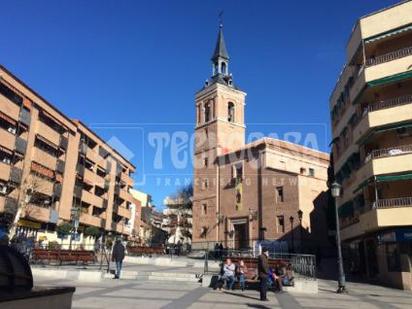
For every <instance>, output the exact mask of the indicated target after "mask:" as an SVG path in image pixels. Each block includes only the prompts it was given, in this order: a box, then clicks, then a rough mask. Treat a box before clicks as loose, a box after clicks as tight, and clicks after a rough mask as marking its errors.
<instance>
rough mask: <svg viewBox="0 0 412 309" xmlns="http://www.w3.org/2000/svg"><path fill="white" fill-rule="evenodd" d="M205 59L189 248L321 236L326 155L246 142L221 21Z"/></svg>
mask: <svg viewBox="0 0 412 309" xmlns="http://www.w3.org/2000/svg"><path fill="white" fill-rule="evenodd" d="M211 60H212V64H213V76H212V77H211V78H210V79H209V80H208V81H206V83H205V85H204V87H203V88H202V89H201V90H200V91H198V92H197V93H196V98H195V102H196V127H195V141H196V142H195V151H194V165H195V167H194V198H193V236H192V238H193V247H194V248H196V247H205V244H206V245H207V246H209V247H213V246H214V244H215V243H216V242H222V243H223V244H224V246H225V247H229V248H234V249H245V248H250V247H253V246H254V243H255V242H256V241H258V240H262V239H271V240H286V241H288V244H289V248H290V250H292V251H294V250H298V249H297V248H302V245H303V243H304V242H305V240H306V239H309V238H311V239H312V240H313V239H316V240H317V241H319V242H322V241H325V238H326V237H327V236H326V234H327V233H325V231H326V223H325V222H326V220H325V211H324V210H325V207H326V205H327V197H326V196H327V194H326V191H327V178H328V167H329V155H328V154H327V153H323V152H319V151H316V150H313V149H309V148H307V147H304V146H301V145H297V144H293V143H290V142H286V141H282V140H278V139H273V138H263V139H259V140H257V141H254V142H252V143H250V144H246V143H245V129H246V126H245V121H244V111H245V97H246V93H245V92H244V91H242V90H240V89H239V88H238V87H237V86H236V85H235V83H234V81H233V79H232V75H231V74H230V73H229V55H228V52H227V49H226V45H225V41H224V38H223V29H222V26H221V27H220V30H219V34H218V40H217V44H216V48H215V51H214V53H213V56H212V59H211Z"/></svg>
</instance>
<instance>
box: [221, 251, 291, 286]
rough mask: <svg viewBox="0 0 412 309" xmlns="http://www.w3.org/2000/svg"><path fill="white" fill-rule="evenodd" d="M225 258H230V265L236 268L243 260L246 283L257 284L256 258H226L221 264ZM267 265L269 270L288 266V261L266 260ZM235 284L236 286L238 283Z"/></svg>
mask: <svg viewBox="0 0 412 309" xmlns="http://www.w3.org/2000/svg"><path fill="white" fill-rule="evenodd" d="M227 258H230V259H231V260H232V263H233V264H235V265H236V266H238V265H239V263H240V261H241V260H243V262H244V263H245V266H246V268H247V271H246V273H245V281H246V283H248V284H254V285H255V284H256V283H257V282H258V280H259V274H258V259H257V258H253V257H231V256H226V257H225V258H224V259H223V262H225V261H226V259H227ZM268 264H269V267H270V268H272V269H274V268H275V267H286V265H287V264H288V261H286V260H283V259H268ZM236 284H238V282H237V283H236Z"/></svg>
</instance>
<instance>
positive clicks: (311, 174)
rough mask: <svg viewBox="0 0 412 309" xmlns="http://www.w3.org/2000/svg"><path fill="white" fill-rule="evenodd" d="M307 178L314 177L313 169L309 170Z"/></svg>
mask: <svg viewBox="0 0 412 309" xmlns="http://www.w3.org/2000/svg"><path fill="white" fill-rule="evenodd" d="M309 176H311V177H315V169H313V168H309Z"/></svg>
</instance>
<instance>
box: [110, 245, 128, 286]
mask: <svg viewBox="0 0 412 309" xmlns="http://www.w3.org/2000/svg"><path fill="white" fill-rule="evenodd" d="M124 255H125V248H124V246H123V244H122V241H121V240H120V239H116V242H115V244H114V246H113V252H112V261H113V262H115V263H116V273H115V275H114V279H120V272H121V271H122V264H123V259H124Z"/></svg>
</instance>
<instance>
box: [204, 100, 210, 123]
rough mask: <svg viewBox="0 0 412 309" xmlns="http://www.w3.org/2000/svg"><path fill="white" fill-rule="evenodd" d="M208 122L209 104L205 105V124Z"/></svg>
mask: <svg viewBox="0 0 412 309" xmlns="http://www.w3.org/2000/svg"><path fill="white" fill-rule="evenodd" d="M209 121H210V103H209V102H208V103H206V104H205V122H209Z"/></svg>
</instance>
